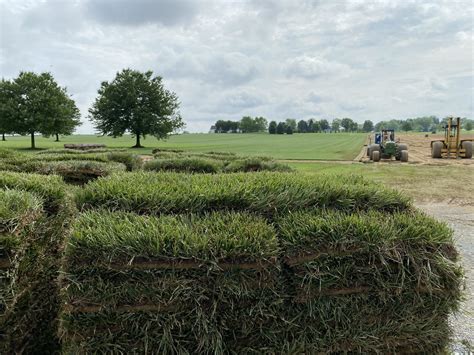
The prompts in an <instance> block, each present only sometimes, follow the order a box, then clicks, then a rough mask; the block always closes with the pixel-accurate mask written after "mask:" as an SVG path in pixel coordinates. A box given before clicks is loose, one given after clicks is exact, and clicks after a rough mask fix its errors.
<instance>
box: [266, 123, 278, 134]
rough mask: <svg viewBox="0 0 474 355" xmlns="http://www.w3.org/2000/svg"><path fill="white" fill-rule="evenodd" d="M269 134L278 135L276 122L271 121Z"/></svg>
mask: <svg viewBox="0 0 474 355" xmlns="http://www.w3.org/2000/svg"><path fill="white" fill-rule="evenodd" d="M268 133H270V134H276V133H277V123H276V122H275V121H271V122H270V124H269V126H268Z"/></svg>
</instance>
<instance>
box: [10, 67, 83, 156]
mask: <svg viewBox="0 0 474 355" xmlns="http://www.w3.org/2000/svg"><path fill="white" fill-rule="evenodd" d="M12 95H13V105H14V109H15V122H14V124H13V130H14V131H15V132H16V133H19V134H29V135H30V136H31V148H32V149H34V148H36V145H35V133H38V132H39V133H42V134H44V135H46V136H47V135H51V134H55V133H60V132H58V131H56V132H55V131H54V130H55V129H60V130H62V129H63V128H64V127H63V125H65V124H67V125H72V126H74V127H75V125H77V124H78V123H79V122H78V115H79V113H78V110H77V108H76V105H75V103H74V101H73V100H72V99H71V98H70V97H69V96H68V94H67V91H66V89H65V88H61V87H60V86H59V85H58V84H57V83H56V81H55V80H54V78H53V76H52V75H51V74H50V73H41V74H35V73H32V72H21V73H20V75H19V76H18V77H17V78H16V79H14V80H13V82H12ZM57 118H59V120H58V123H57V125H55V124H54V120H55V119H57Z"/></svg>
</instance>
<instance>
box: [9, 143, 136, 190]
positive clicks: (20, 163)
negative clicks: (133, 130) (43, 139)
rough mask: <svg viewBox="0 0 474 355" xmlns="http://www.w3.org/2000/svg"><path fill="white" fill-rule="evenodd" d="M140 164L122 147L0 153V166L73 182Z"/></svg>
mask: <svg viewBox="0 0 474 355" xmlns="http://www.w3.org/2000/svg"><path fill="white" fill-rule="evenodd" d="M139 166H140V159H139V158H138V157H137V156H135V155H132V154H129V153H126V152H122V151H116V152H108V151H102V150H101V151H98V152H83V151H68V150H51V151H48V150H46V151H42V152H40V153H37V154H33V153H31V154H25V153H18V152H13V151H9V152H8V151H3V155H2V154H0V170H9V171H16V172H27V173H37V174H44V175H51V174H56V175H60V176H62V177H63V179H64V180H65V181H66V182H68V183H73V184H84V183H86V182H88V181H90V180H93V179H96V178H98V177H103V176H107V175H109V174H112V173H114V172H118V171H125V170H128V171H131V170H134V169H137V168H139Z"/></svg>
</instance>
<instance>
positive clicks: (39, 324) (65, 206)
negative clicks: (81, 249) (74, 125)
mask: <svg viewBox="0 0 474 355" xmlns="http://www.w3.org/2000/svg"><path fill="white" fill-rule="evenodd" d="M0 196H1V201H2V206H1V207H0V225H1V227H0V229H1V231H0V237H1V242H2V243H1V246H0V248H1V249H2V256H4V257H3V258H2V260H4V261H5V260H6V259H8V265H6V264H7V263H5V266H7V268H6V269H7V270H6V272H7V277H6V278H5V280H2V281H5V283H3V284H2V293H4V294H6V297H5V299H4V301H5V304H4V309H3V312H2V315H1V317H0V353H2V354H13V353H54V352H57V351H58V350H59V341H58V338H57V329H58V328H57V325H58V323H57V321H58V310H59V288H58V282H57V281H58V280H57V277H58V272H59V261H60V250H61V248H62V245H63V241H64V236H65V235H66V234H67V231H68V229H69V224H70V222H71V219H72V214H73V211H74V210H75V209H74V206H73V203H72V199H71V198H70V197H69V196H68V194H67V190H66V186H65V184H64V183H63V181H62V179H61V178H60V177H59V176H42V175H36V174H23V173H13V172H6V171H2V172H1V173H0ZM4 202H5V204H3V203H4Z"/></svg>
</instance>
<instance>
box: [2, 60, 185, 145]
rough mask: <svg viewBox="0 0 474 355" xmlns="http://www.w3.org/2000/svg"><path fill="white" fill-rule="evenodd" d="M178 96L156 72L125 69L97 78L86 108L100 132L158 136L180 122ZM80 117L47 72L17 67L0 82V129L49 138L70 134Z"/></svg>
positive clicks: (73, 103) (166, 133)
mask: <svg viewBox="0 0 474 355" xmlns="http://www.w3.org/2000/svg"><path fill="white" fill-rule="evenodd" d="M179 105H180V102H179V100H178V97H177V95H176V94H175V93H174V92H171V91H169V90H166V89H165V88H164V86H163V82H162V78H161V77H160V76H153V73H152V72H151V71H148V72H144V73H143V72H139V71H136V70H131V69H124V70H122V71H121V72H119V73H117V75H116V77H115V79H114V80H113V81H111V82H106V81H105V82H102V84H101V86H100V89H99V91H98V96H97V98H96V100H95V102H94V103H93V105H92V107H91V108H90V110H89V114H90V115H89V118H90V120H91V121H92V122H93V123H94V125H95V128H96V129H97V130H99V131H100V132H101V133H102V134H104V135H110V136H113V137H117V136H121V135H123V134H124V133H126V132H129V133H131V134H132V135H133V136H134V137H135V138H136V144H135V147H141V144H140V138H141V137H145V136H146V135H154V136H155V137H157V138H158V139H160V138H164V137H166V136H167V135H168V134H169V133H171V132H173V131H174V130H176V129H178V128H181V127H183V126H184V124H183V122H182V119H181V116H180V114H179ZM80 124H81V122H80V112H79V109H78V108H77V107H76V104H75V102H74V100H73V99H72V98H71V97H70V96H69V95H68V93H67V90H66V88H63V87H60V86H59V85H58V84H57V83H56V81H55V80H54V78H53V76H52V75H51V74H50V73H41V74H35V73H32V72H21V73H20V75H19V76H18V77H17V78H15V79H13V80H5V79H2V81H1V82H0V133H1V134H2V139H3V140H5V134H13V133H17V134H20V135H25V134H29V135H30V136H31V148H35V134H37V133H41V134H43V135H44V136H46V137H48V136H50V135H56V140H57V141H58V140H59V135H69V134H72V133H73V132H74V130H75V128H76V127H77V126H79V125H80Z"/></svg>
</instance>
